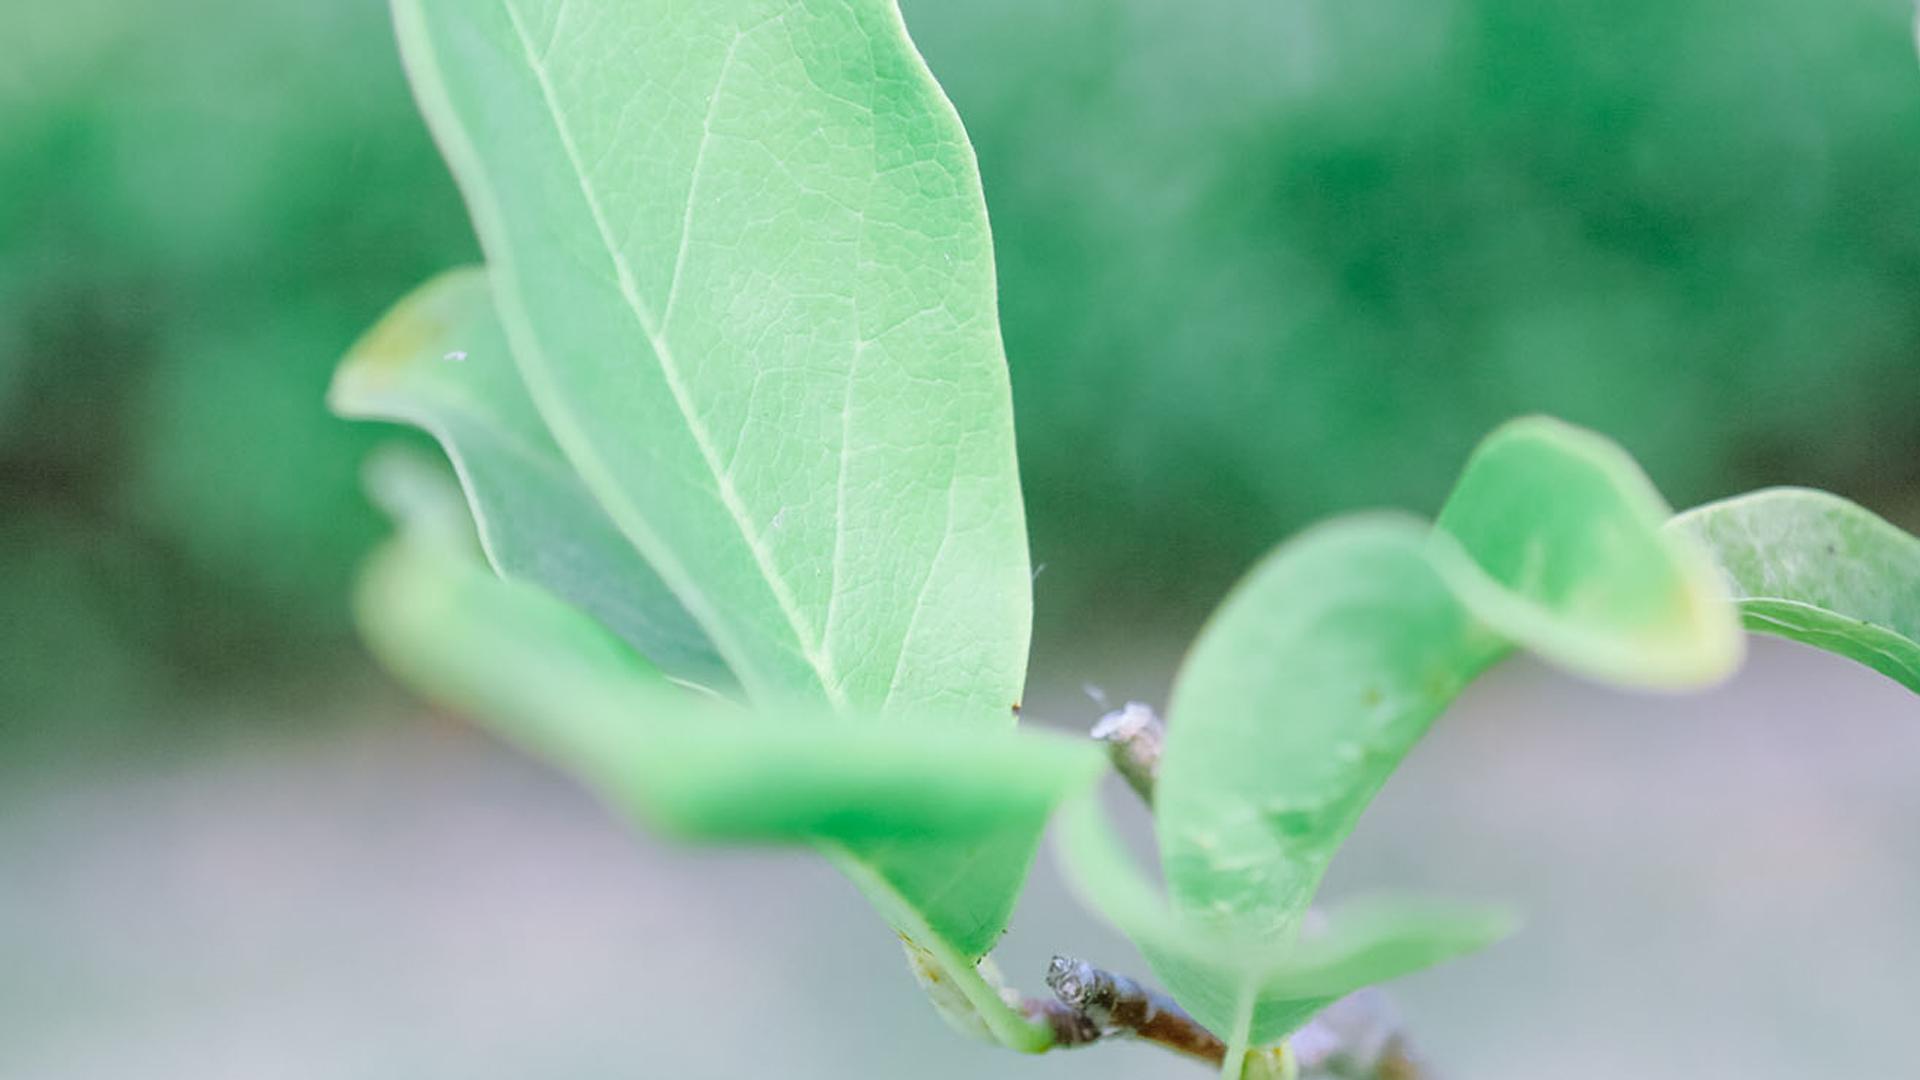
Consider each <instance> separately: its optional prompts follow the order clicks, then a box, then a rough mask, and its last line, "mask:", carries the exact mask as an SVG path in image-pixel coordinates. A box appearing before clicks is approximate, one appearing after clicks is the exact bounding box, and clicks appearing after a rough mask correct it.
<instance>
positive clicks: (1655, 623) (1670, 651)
mask: <svg viewBox="0 0 1920 1080" xmlns="http://www.w3.org/2000/svg"><path fill="white" fill-rule="evenodd" d="M1672 515H1673V511H1672V510H1671V509H1669V508H1668V506H1667V504H1666V502H1665V500H1663V499H1662V498H1661V497H1660V493H1659V492H1658V491H1656V490H1654V487H1653V483H1652V482H1651V481H1649V480H1648V479H1647V476H1646V474H1645V473H1643V472H1641V471H1640V467H1639V466H1638V465H1636V464H1635V463H1634V461H1633V459H1632V458H1631V457H1629V456H1628V455H1627V453H1626V452H1625V451H1624V450H1622V449H1620V447H1619V446H1618V445H1617V444H1615V443H1614V442H1613V441H1611V440H1609V439H1607V438H1605V437H1603V436H1600V435H1596V434H1594V433H1593V432H1590V431H1585V430H1582V429H1580V428H1576V427H1573V426H1571V425H1569V424H1565V423H1562V422H1560V421H1558V420H1553V419H1549V418H1547V417H1527V418H1524V419H1520V420H1515V421H1512V422H1510V423H1507V424H1504V425H1502V426H1501V427H1500V428H1499V429H1498V430H1496V431H1495V432H1494V433H1493V434H1491V435H1489V436H1487V437H1486V438H1485V439H1484V440H1482V441H1481V443H1480V445H1479V446H1478V447H1477V448H1476V449H1475V450H1474V452H1473V456H1472V457H1471V458H1470V459H1469V460H1468V461H1467V466H1466V469H1465V470H1464V471H1463V472H1462V473H1461V476H1460V479H1459V481H1458V482H1457V483H1456V484H1455V485H1454V489H1453V492H1452V494H1451V495H1449V496H1448V498H1447V502H1446V505H1445V506H1444V507H1443V508H1442V509H1441V511H1440V518H1439V522H1438V525H1439V527H1440V529H1441V530H1442V531H1443V532H1446V533H1448V534H1450V535H1451V536H1452V537H1453V538H1454V539H1455V540H1457V541H1458V542H1459V544H1460V547H1461V548H1462V549H1463V550H1464V551H1465V552H1466V553H1467V555H1468V556H1469V557H1470V558H1471V560H1472V563H1471V569H1470V570H1469V571H1468V572H1467V573H1464V574H1453V575H1452V580H1453V585H1454V588H1455V590H1456V591H1457V592H1458V593H1459V595H1460V597H1461V599H1462V600H1464V601H1465V602H1466V603H1467V604H1468V606H1469V607H1470V608H1471V609H1472V610H1473V613H1474V615H1475V616H1477V617H1478V618H1479V619H1480V620H1481V621H1483V622H1485V623H1487V624H1488V625H1490V626H1492V627H1493V628H1494V629H1496V630H1498V631H1499V632H1500V633H1501V635H1502V636H1503V637H1506V638H1508V639H1509V640H1512V641H1516V642H1520V643H1521V644H1524V645H1525V646H1526V647H1527V648H1528V649H1529V650H1530V651H1532V652H1534V653H1537V654H1539V655H1540V656H1543V657H1545V658H1546V659H1548V660H1551V661H1553V662H1554V663H1556V664H1559V665H1561V666H1562V667H1565V668H1567V669H1569V670H1571V671H1574V672H1577V673H1580V674H1584V675H1589V676H1592V677H1594V678H1599V679H1604V680H1607V681H1609V682H1616V683H1624V684H1627V685H1631V686H1654V687H1674V688H1688V687H1696V686H1703V685H1707V684H1711V683H1713V682H1717V681H1718V680H1720V679H1722V678H1725V677H1726V675H1727V674H1728V673H1729V672H1731V671H1732V670H1733V669H1734V668H1735V667H1737V666H1738V665H1739V662H1740V657H1741V653H1742V644H1743V641H1742V637H1741V634H1740V628H1739V625H1738V623H1737V621H1736V620H1735V618H1734V617H1733V614H1732V612H1731V610H1730V609H1729V608H1728V606H1727V594H1726V587H1725V586H1724V585H1723V584H1722V583H1721V581H1720V576H1719V575H1718V574H1717V573H1716V572H1715V571H1714V568H1713V563H1712V561H1711V560H1710V559H1708V558H1707V557H1706V553H1705V552H1703V551H1701V550H1700V549H1699V546H1698V545H1697V544H1694V543H1692V542H1690V541H1689V540H1688V539H1687V538H1685V537H1680V536H1676V535H1674V534H1673V533H1671V532H1668V531H1666V530H1664V529H1663V528H1662V526H1664V525H1665V524H1666V522H1667V520H1668V519H1669V518H1670V517H1672ZM1458 565H1459V564H1457V563H1453V562H1446V563H1443V568H1452V567H1457V566H1458Z"/></svg>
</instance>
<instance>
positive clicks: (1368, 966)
mask: <svg viewBox="0 0 1920 1080" xmlns="http://www.w3.org/2000/svg"><path fill="white" fill-rule="evenodd" d="M1060 850H1061V858H1062V863H1063V865H1064V867H1065V869H1066V871H1067V874H1068V878H1069V880H1070V881H1071V882H1072V884H1073V885H1074V888H1075V890H1076V891H1077V892H1078V893H1079V894H1080V896H1081V897H1082V899H1083V900H1085V901H1086V903H1087V904H1088V906H1090V907H1092V908H1094V909H1095V910H1097V911H1100V912H1102V913H1103V914H1104V915H1105V916H1106V917H1107V919H1108V920H1109V921H1111V922H1112V923H1113V924H1114V925H1115V926H1117V927H1118V928H1119V929H1120V930H1121V931H1122V932H1123V933H1125V934H1127V935H1128V936H1129V937H1130V938H1132V939H1133V940H1134V942H1135V943H1136V944H1138V945H1139V946H1140V949H1141V951H1142V952H1144V953H1145V954H1146V955H1147V959H1148V962H1149V963H1151V964H1152V965H1153V969H1154V971H1155V973H1157V974H1158V975H1159V976H1160V978H1161V979H1162V980H1164V981H1165V982H1166V984H1167V986H1168V988H1169V989H1170V990H1171V991H1172V993H1173V994H1174V996H1175V997H1177V998H1178V999H1179V1000H1180V1003H1181V1004H1182V1005H1184V1006H1186V1007H1187V1009H1189V1010H1190V1011H1191V1012H1192V1013H1193V1015H1194V1017H1195V1018H1196V1019H1198V1020H1199V1021H1200V1022H1201V1023H1202V1024H1205V1025H1206V1026H1207V1027H1208V1028H1209V1029H1211V1030H1213V1031H1215V1032H1220V1033H1227V1034H1229V1035H1233V1034H1238V1035H1240V1036H1241V1039H1240V1042H1241V1044H1242V1045H1244V1046H1253V1045H1259V1044H1262V1043H1269V1042H1272V1041H1274V1040H1276V1039H1280V1038H1283V1037H1284V1036H1286V1035H1287V1034H1288V1033H1290V1032H1291V1031H1293V1030H1294V1029H1295V1028H1297V1027H1299V1026H1300V1025H1301V1024H1303V1023H1305V1022H1306V1021H1307V1020H1308V1019H1310V1018H1311V1017H1312V1016H1313V1015H1314V1014H1315V1013H1317V1012H1319V1011H1320V1010H1321V1009H1322V1008H1324V1007H1326V1005H1327V1004H1328V1003H1330V1002H1332V1001H1333V1000H1334V999H1336V998H1339V997H1341V996H1344V995H1346V994H1349V993H1351V992H1353V991H1355V990H1358V989H1360V988H1361V987H1364V986H1370V985H1373V984H1375V983H1379V982H1385V981H1387V980H1390V979H1394V978H1398V977H1400V976H1402V975H1406V974H1409V973H1411V972H1414V971H1419V970H1422V969H1425V968H1428V967H1432V966H1433V965H1435V964H1439V963H1442V962H1444V961H1446V960H1450V959H1452V958H1454V957H1457V956H1462V955H1465V954H1467V953H1470V952H1474V951H1476V950H1478V949H1481V948H1484V947H1485V946H1487V945H1489V944H1492V943H1493V942H1495V941H1497V940H1499V939H1500V938H1503V937H1505V936H1507V935H1508V934H1510V933H1511V932H1512V929H1513V925H1514V920H1513V918H1512V916H1511V915H1510V914H1508V913H1507V912H1504V911H1501V910H1499V909H1494V908H1482V907H1472V906H1466V905H1461V904H1453V903H1432V902H1424V901H1412V900H1386V899H1382V900H1374V901H1369V902H1362V903H1355V904H1350V905H1347V906H1344V907H1342V908H1339V909H1336V910H1335V911H1334V912H1332V913H1331V914H1329V915H1328V916H1327V917H1326V918H1325V919H1324V922H1323V923H1322V924H1321V925H1318V926H1313V927H1310V928H1308V932H1306V933H1304V934H1302V935H1301V936H1299V937H1298V938H1293V937H1285V936H1283V937H1269V938H1265V939H1248V938H1235V937H1232V936H1228V935H1223V934H1221V933H1218V932H1216V931H1214V930H1212V929H1209V928H1208V927H1207V926H1205V925H1204V924H1202V923H1200V922H1196V921H1194V920H1192V919H1188V918H1184V917H1182V916H1180V915H1178V914H1177V913H1175V912H1174V911H1172V910H1171V909H1170V908H1169V907H1168V906H1167V904H1166V903H1165V901H1164V900H1162V899H1161V897H1160V896H1159V895H1158V894H1157V892H1156V890H1155V889H1154V887H1153V885H1152V884H1151V883H1149V882H1148V881H1147V880H1146V879H1145V877H1144V876H1143V875H1142V874H1141V872H1140V870H1139V868H1138V867H1137V866H1136V865H1135V864H1134V862H1133V860H1132V859H1131V858H1130V857H1129V856H1128V855H1127V853H1126V851H1125V848H1124V846H1123V845H1122V844H1121V843H1120V841H1119V838H1118V837H1116V836H1115V835H1114V833H1113V830H1112V827H1111V826H1110V825H1109V824H1108V823H1107V822H1106V820H1105V817H1104V815H1102V814H1101V812H1100V808H1099V804H1098V802H1097V801H1096V800H1094V799H1092V798H1079V799H1075V800H1072V801H1070V802H1069V803H1068V804H1067V805H1066V808H1065V810H1064V812H1063V813H1062V815H1061V819H1060Z"/></svg>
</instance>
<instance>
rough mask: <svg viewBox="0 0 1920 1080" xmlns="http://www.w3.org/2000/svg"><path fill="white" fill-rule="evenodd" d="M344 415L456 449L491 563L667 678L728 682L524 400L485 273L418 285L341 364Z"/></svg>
mask: <svg viewBox="0 0 1920 1080" xmlns="http://www.w3.org/2000/svg"><path fill="white" fill-rule="evenodd" d="M328 401H329V403H330V404H331V405H332V407H333V409H334V411H335V412H338V413H340V414H341V415H343V416H352V417H362V418H367V419H379V420H392V421H396V422H399V423H405V424H412V425H414V426H415V427H418V428H421V429H422V430H424V431H426V432H427V433H428V434H430V435H432V436H433V437H434V438H435V439H437V440H438V441H439V443H440V446H441V448H442V449H444V450H445V451H446V453H447V456H448V457H449V458H450V459H452V461H453V465H454V469H455V471H456V472H457V473H458V474H459V477H460V482H461V485H462V486H463V487H464V488H465V489H466V496H467V502H468V504H469V506H470V507H471V509H472V513H473V521H474V523H475V525H476V526H477V527H478V529H479V533H480V541H481V544H482V546H483V547H484V548H485V550H486V553H487V558H488V560H489V561H490V562H492V564H493V566H494V569H496V570H498V571H499V572H500V573H501V574H502V575H503V576H505V577H508V578H515V579H521V580H525V581H530V582H533V583H534V584H537V585H540V586H542V587H544V588H546V589H548V590H550V591H552V592H553V593H554V595H556V596H558V597H560V598H561V599H563V600H566V601H567V602H569V603H571V604H573V605H575V606H576V607H578V608H580V609H581V610H582V611H585V612H586V613H587V614H589V615H592V616H594V617H595V618H597V619H599V620H600V621H601V622H602V623H604V624H606V626H607V628H608V629H611V630H613V631H614V632H615V633H617V634H619V635H620V636H621V637H623V638H625V639H626V640H627V641H628V642H629V643H631V644H632V645H633V647H634V648H635V649H638V650H639V651H640V653H641V654H642V655H644V656H645V657H647V658H648V659H649V660H651V661H652V662H653V663H655V664H657V665H658V666H659V667H660V669H661V670H663V671H665V672H666V673H667V674H668V675H671V676H674V677H675V678H679V679H682V680H685V681H687V682H691V683H694V684H696V685H701V686H708V687H719V686H725V685H727V684H728V683H729V682H730V681H731V680H730V679H729V677H728V676H727V674H726V667H725V665H723V664H722V663H721V662H720V659H719V656H718V655H717V654H716V653H715V652H714V650H713V646H712V645H711V644H709V643H708V642H707V639H706V636H705V635H704V634H702V633H701V631H700V628H699V626H698V625H697V624H695V623H694V621H693V617H692V616H690V615H688V614H687V613H686V609H684V608H683V607H681V606H680V603H679V601H678V600H676V599H674V597H673V594H672V593H671V592H669V591H668V590H667V587H666V585H665V584H664V583H662V582H661V581H660V578H659V576H658V575H656V574H655V573H654V572H653V569H652V568H651V567H649V566H648V565H647V563H646V560H644V559H642V558H640V556H639V554H638V553H636V552H635V551H634V549H633V545H632V544H629V543H628V542H627V539H626V537H624V536H622V535H620V531H619V530H618V529H616V528H615V527H614V525H613V522H612V521H610V520H608V518H607V515H606V513H605V512H604V511H602V510H601V509H600V506H599V504H598V503H596V502H594V500H593V497H592V496H591V495H589V494H588V493H587V490H586V488H585V487H584V486H582V485H581V483H580V480H579V478H578V477H577V476H575V475H574V472H573V468H572V466H570V465H568V464H567V461H566V458H564V457H563V456H562V455H561V453H560V448H559V447H558V446H555V445H554V443H553V439H552V437H551V436H549V435H548V434H547V429H546V426H545V425H544V424H542V423H541V422H540V415H539V413H537V412H535V411H534V408H533V403H532V402H531V401H530V400H528V398H527V392H526V387H525V386H523V385H522V384H521V382H520V376H519V374H518V373H517V372H516V371H515V370H514V368H513V357H512V356H511V355H510V354H509V353H508V351H507V340H506V335H505V333H504V332H502V331H501V329H500V323H499V320H498V319H496V318H495V317H494V314H493V301H492V299H491V297H490V296H489V294H488V287H487V275H486V271H485V270H484V269H483V268H481V267H466V268H463V269H459V270H452V271H449V272H447V273H445V274H442V275H440V276H438V277H436V278H434V279H433V280H432V281H429V282H427V283H426V284H425V285H422V286H420V287H419V288H418V289H416V290H414V291H413V292H412V293H411V294H409V295H408V296H407V297H406V298H405V299H403V300H401V301H400V302H399V303H398V304H396V305H395V306H394V308H393V310H392V311H390V312H388V313H387V315H386V316H385V317H384V318H382V319H381V320H380V322H379V323H377V324H376V325H375V326H374V328H373V329H372V330H369V331H368V332H367V334H366V335H365V336H364V337H363V338H361V340H360V341H359V343H357V344H356V345H355V346H354V347H353V349H352V351H350V352H349V353H348V354H347V357H346V359H345V360H344V361H343V362H342V363H341V365H340V368H339V370H338V371H337V372H336V373H335V374H334V379H333V387H332V390H331V391H330V393H329V394H328Z"/></svg>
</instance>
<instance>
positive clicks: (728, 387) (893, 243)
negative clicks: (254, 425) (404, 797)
mask: <svg viewBox="0 0 1920 1080" xmlns="http://www.w3.org/2000/svg"><path fill="white" fill-rule="evenodd" d="M395 15H396V20H397V24H398V28H399V32H400V40H401V46H402V53H403V56H404V58H405V60H406V63H407V67H408V71H409V73H410V74H411V76H412V78H413V81H414V87H415V91H416V94H417V95H418V97H419V99H420V102H421V105H422V108H423V111H424V112H425V113H426V116H427V119H428V121H429V123H430V124H431V126H432V127H433V129H434V133H435V135H436V136H437V137H438V139H439V141H440V143H441V146H442V148H443V149H444V150H445V152H446V154H447V157H448V159H449V161H450V163H451V164H452V166H453V169H454V173H455V176H456V178H457V179H458V180H459V182H460V184H461V187H462V190H463V191H464V192H465V194H466V197H467V202H468V207H469V209H470V210H471V212H472V214H473V218H474V222H475V225H476V227H477V228H478V231H479V234H480V239H481V243H482V246H483V247H484V248H485V250H486V252H487V256H488V265H489V268H490V270H491V272H492V274H493V280H494V288H495V293H496V298H497V300H498V303H499V310H500V315H501V319H502V322H503V324H504V325H505V327H506V330H507V336H508V339H509V340H510V341H511V342H512V344H513V350H514V355H515V357H516V358H517V360H518V362H519V365H520V368H521V372H522V374H523V375H524V376H525V378H526V381H527V383H528V386H529V388H530V390H531V391H532V394H533V398H534V400H535V402H536V403H537V404H538V406H539V409H540V412H541V414H542V416H544V417H545V418H546V421H547V426H548V428H549V429H550V430H551V431H552V432H553V434H554V436H555V438H556V440H557V441H558V442H559V444H560V446H561V447H562V448H563V449H564V450H565V451H566V454H567V456H568V457H569V459H571V460H572V462H573V463H574V465H575V467H576V469H577V470H578V471H579V473H580V474H581V476H582V478H583V479H584V480H585V482H586V484H587V487H588V488H589V489H590V490H591V491H592V492H593V493H594V495H595V496H596V497H597V498H598V499H599V501H600V502H601V504H602V505H603V506H604V507H605V508H606V509H607V511H608V513H609V514H610V516H611V517H612V518H613V519H614V521H615V522H616V523H618V525H619V526H620V528H621V529H622V531H624V532H625V533H626V534H627V535H628V536H629V537H630V538H631V539H632V540H633V541H634V543H635V544H636V545H637V546H638V547H639V548H640V550H641V552H642V553H643V554H644V555H645V556H646V557H647V559H648V560H649V561H650V562H651V563H652V564H653V566H654V567H655V568H656V569H657V570H659V572H660V574H661V576H662V577H663V578H664V579H665V580H666V581H667V583H668V584H669V585H671V586H672V587H673V590H674V592H675V594H676V595H678V596H679V597H680V598H681V599H682V601H684V602H685V603H686V605H687V607H688V609H689V610H691V611H692V612H693V613H694V615H695V616H696V617H697V618H698V619H699V620H700V622H701V624H702V625H703V626H704V627H705V628H706V629H707V631H708V632H709V635H710V636H711V638H712V639H713V641H714V643H715V644H716V645H717V646H718V647H719V649H720V651H721V653H722V655H723V656H724V657H725V658H726V659H727V660H728V662H729V664H730V665H731V666H732V668H733V669H734V671H735V672H736V674H738V675H739V677H740V679H741V681H742V683H743V684H744V685H745V686H746V688H747V689H748V690H749V691H750V692H751V693H752V694H753V695H754V696H755V697H756V698H759V699H763V700H764V699H771V698H776V697H785V698H800V699H811V700H817V701H824V702H827V703H829V704H833V705H847V706H853V707H858V708H862V709H870V710H881V711H885V710H888V709H894V708H899V709H903V710H913V709H920V708H924V707H927V706H937V707H939V708H940V709H942V710H943V711H946V712H957V713H962V714H971V716H972V718H973V721H974V722H977V723H982V724H993V725H1003V724H1006V723H1009V722H1010V719H1011V717H1010V711H1009V710H1010V707H1011V706H1012V705H1013V704H1014V703H1015V702H1016V701H1018V700H1019V694H1020V688H1021V684H1022V679H1023V674H1024V666H1025V659H1026V643H1027V627H1028V623H1029V615H1030V612H1029V587H1030V582H1029V579H1028V569H1027V560H1026V546H1025V545H1026V541H1025V533H1024V526H1023V522H1022V514H1021V507H1020V500H1019V492H1018V486H1017V478H1016V473H1015V462H1014V454H1013V433H1012V417H1011V407H1010V402H1009V394H1008V389H1007V373H1006V365H1005V361H1004V359H1003V358H1002V355H1001V351H1000V342H999V331H998V328H997V322H996V319H995V314H994V283H993V264H992V250H991V246H990V242H989V237H988V232H987V225H986V216H985V208H984V204H983V202H982V198H981V193H980V188H979V184H978V180H977V177H976V173H975V168H974V163H973V158H972V152H971V150H970V148H969V147H968V145H967V142H966V138H965V135H964V132H963V131H962V129H961V127H960V123H959V120H958V118H957V117H956V116H955V115H954V113H953V111H952V109H951V107H950V106H949V105H948V104H947V102H946V100H945V98H944V97H942V96H941V94H940V91H939V88H938V87H937V86H936V85H935V84H934V82H933V80H932V77H931V76H930V75H929V74H928V73H927V71H926V68H925V66H924V65H923V64H922V63H921V61H920V59H919V56H918V54H917V53H916V52H915V51H914V50H913V48H912V46H911V44H910V43H909V42H908V40H907V37H906V33H905V30H904V28H903V27H902V25H901V23H900V19H899V14H898V12H897V11H896V10H895V8H894V5H893V3H892V2H891V0H858V2H855V3H836V4H805V3H797V2H792V0H724V2H715V3H707V4H697V5H695V4H679V3H665V2H658V0H655V2H636V0H565V2H563V0H504V2H500V3H488V4H473V3H467V2H464V0H396V5H395Z"/></svg>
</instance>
